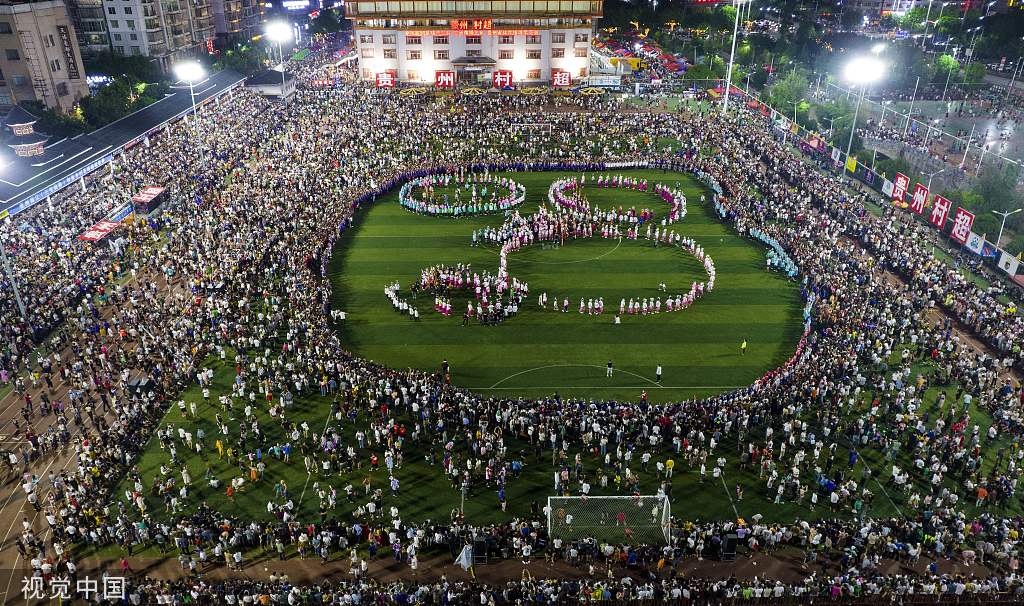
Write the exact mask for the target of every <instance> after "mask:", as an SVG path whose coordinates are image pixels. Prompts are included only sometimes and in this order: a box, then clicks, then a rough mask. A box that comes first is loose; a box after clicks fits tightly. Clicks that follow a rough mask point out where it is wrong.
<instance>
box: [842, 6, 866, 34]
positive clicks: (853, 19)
mask: <svg viewBox="0 0 1024 606" xmlns="http://www.w3.org/2000/svg"><path fill="white" fill-rule="evenodd" d="M863 20H864V13H862V12H861V11H859V10H855V9H846V10H845V11H843V18H842V20H841V21H840V23H842V25H843V27H844V28H846V29H851V28H854V27H856V26H858V25H860V24H861V22H862V21H863Z"/></svg>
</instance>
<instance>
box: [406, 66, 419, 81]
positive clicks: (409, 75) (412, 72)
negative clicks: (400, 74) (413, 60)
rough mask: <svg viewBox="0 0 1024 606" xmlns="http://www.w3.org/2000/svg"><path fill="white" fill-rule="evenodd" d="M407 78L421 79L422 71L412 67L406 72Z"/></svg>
mask: <svg viewBox="0 0 1024 606" xmlns="http://www.w3.org/2000/svg"><path fill="white" fill-rule="evenodd" d="M405 79H406V80H409V81H411V82H418V81H419V79H420V73H419V72H418V71H416V70H414V69H410V70H409V71H407V72H405Z"/></svg>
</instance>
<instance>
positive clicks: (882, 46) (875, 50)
mask: <svg viewBox="0 0 1024 606" xmlns="http://www.w3.org/2000/svg"><path fill="white" fill-rule="evenodd" d="M884 50H885V44H884V43H882V42H879V43H878V44H876V45H874V46H872V47H871V52H873V53H874V54H876V55H877V54H879V53H881V52H882V51H884Z"/></svg>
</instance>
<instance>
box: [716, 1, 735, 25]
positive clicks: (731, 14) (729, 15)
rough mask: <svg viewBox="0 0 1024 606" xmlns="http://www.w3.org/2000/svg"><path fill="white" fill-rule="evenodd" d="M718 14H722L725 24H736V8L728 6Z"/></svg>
mask: <svg viewBox="0 0 1024 606" xmlns="http://www.w3.org/2000/svg"><path fill="white" fill-rule="evenodd" d="M718 12H720V13H721V14H722V19H723V21H724V22H725V23H731V24H733V25H735V24H736V7H734V6H730V5H728V4H727V5H725V6H723V7H721V8H720V9H718Z"/></svg>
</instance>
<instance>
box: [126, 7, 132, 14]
mask: <svg viewBox="0 0 1024 606" xmlns="http://www.w3.org/2000/svg"><path fill="white" fill-rule="evenodd" d="M124 14H126V15H130V14H132V7H130V6H126V7H124Z"/></svg>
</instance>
